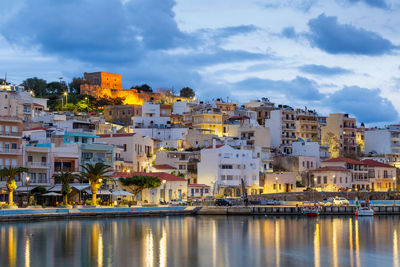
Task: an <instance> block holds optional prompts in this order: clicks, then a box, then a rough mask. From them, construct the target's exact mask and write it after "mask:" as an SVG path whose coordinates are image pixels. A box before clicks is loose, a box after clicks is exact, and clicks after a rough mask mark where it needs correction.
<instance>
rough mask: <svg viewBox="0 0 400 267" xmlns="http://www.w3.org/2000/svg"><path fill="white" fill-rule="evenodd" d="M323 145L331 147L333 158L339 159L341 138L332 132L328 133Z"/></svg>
mask: <svg viewBox="0 0 400 267" xmlns="http://www.w3.org/2000/svg"><path fill="white" fill-rule="evenodd" d="M321 143H322V145H328V146H329V153H330V154H331V157H332V158H337V157H339V156H340V154H339V138H338V137H337V136H336V135H335V134H334V133H332V132H328V133H326V134H325V135H324V136H323V138H322V140H321Z"/></svg>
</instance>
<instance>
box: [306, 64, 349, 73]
mask: <svg viewBox="0 0 400 267" xmlns="http://www.w3.org/2000/svg"><path fill="white" fill-rule="evenodd" d="M299 70H300V71H301V72H304V73H309V74H313V75H318V76H335V75H343V74H351V73H353V71H351V70H348V69H344V68H341V67H327V66H324V65H315V64H309V65H303V66H300V67H299Z"/></svg>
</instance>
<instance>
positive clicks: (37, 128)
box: [24, 127, 49, 131]
mask: <svg viewBox="0 0 400 267" xmlns="http://www.w3.org/2000/svg"><path fill="white" fill-rule="evenodd" d="M47 129H49V127H47V128H45V127H35V128H31V129H26V130H24V131H37V130H47Z"/></svg>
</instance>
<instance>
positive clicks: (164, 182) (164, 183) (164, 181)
mask: <svg viewBox="0 0 400 267" xmlns="http://www.w3.org/2000/svg"><path fill="white" fill-rule="evenodd" d="M162 183H163V185H164V204H165V193H166V192H165V190H166V187H167V186H166V183H167V181H166V180H163V181H162Z"/></svg>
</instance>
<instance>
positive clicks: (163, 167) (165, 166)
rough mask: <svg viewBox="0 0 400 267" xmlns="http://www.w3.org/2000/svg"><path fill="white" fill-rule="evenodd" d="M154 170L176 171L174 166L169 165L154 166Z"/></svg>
mask: <svg viewBox="0 0 400 267" xmlns="http://www.w3.org/2000/svg"><path fill="white" fill-rule="evenodd" d="M153 168H155V169H158V170H171V169H176V168H175V167H174V166H171V165H168V164H159V165H154V166H153Z"/></svg>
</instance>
